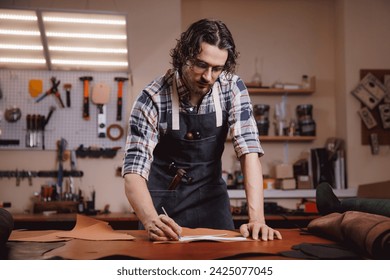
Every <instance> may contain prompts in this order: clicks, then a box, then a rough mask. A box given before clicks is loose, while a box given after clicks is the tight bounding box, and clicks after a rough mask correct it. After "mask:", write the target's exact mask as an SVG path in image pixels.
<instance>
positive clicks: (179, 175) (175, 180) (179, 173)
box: [168, 162, 193, 191]
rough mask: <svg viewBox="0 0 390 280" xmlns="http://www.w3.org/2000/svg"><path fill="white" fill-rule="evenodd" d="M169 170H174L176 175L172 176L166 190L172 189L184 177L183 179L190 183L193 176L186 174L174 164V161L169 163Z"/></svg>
mask: <svg viewBox="0 0 390 280" xmlns="http://www.w3.org/2000/svg"><path fill="white" fill-rule="evenodd" d="M169 170H171V171H176V175H175V177H173V179H172V181H171V183H170V184H169V187H168V190H170V191H172V190H175V189H176V188H177V186H178V185H179V183H180V182H181V181H182V179H183V178H184V179H185V181H186V182H187V183H191V182H192V180H193V178H192V177H189V176H188V175H187V172H186V171H185V170H184V169H182V168H177V167H176V165H175V162H172V163H171V164H170V165H169Z"/></svg>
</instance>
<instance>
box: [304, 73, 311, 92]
mask: <svg viewBox="0 0 390 280" xmlns="http://www.w3.org/2000/svg"><path fill="white" fill-rule="evenodd" d="M302 88H303V89H309V88H310V82H309V76H308V75H302Z"/></svg>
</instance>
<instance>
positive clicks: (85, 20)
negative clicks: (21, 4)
mask: <svg viewBox="0 0 390 280" xmlns="http://www.w3.org/2000/svg"><path fill="white" fill-rule="evenodd" d="M0 42H1V43H0V67H1V68H19V69H20V68H21V69H47V70H82V71H126V72H128V71H129V63H128V49H127V46H128V38H127V22H126V16H125V15H117V14H92V13H77V12H58V11H44V10H42V11H40V10H37V11H32V10H9V9H0Z"/></svg>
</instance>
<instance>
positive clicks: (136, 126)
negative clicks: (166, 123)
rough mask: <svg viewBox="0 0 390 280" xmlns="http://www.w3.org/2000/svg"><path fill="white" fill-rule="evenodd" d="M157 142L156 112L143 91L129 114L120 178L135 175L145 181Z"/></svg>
mask: <svg viewBox="0 0 390 280" xmlns="http://www.w3.org/2000/svg"><path fill="white" fill-rule="evenodd" d="M157 142H158V112H157V109H156V106H155V103H154V102H153V100H152V98H151V97H150V95H149V94H148V92H147V91H145V90H144V91H143V92H142V93H141V94H140V95H139V97H138V98H137V100H136V101H135V103H134V105H133V108H132V111H131V114H130V118H129V129H128V135H127V139H126V145H125V152H124V159H123V166H122V176H124V175H126V174H128V173H136V174H139V175H141V176H142V177H144V178H145V179H146V180H147V179H148V177H149V171H150V167H151V164H152V161H153V151H154V148H155V147H156V145H157Z"/></svg>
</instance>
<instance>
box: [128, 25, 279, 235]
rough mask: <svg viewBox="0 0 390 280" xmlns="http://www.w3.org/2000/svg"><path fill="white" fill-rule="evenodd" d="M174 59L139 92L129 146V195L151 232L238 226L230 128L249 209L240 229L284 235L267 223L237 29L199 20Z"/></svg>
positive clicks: (258, 152)
mask: <svg viewBox="0 0 390 280" xmlns="http://www.w3.org/2000/svg"><path fill="white" fill-rule="evenodd" d="M171 57H172V65H173V69H171V70H169V71H168V72H167V73H166V74H165V75H164V76H162V77H160V78H158V79H156V80H155V81H153V82H152V83H150V84H149V85H148V86H147V87H146V88H145V89H144V90H143V91H142V92H141V94H140V95H139V96H138V99H137V100H136V102H135V104H134V106H133V108H132V112H131V116H130V120H129V135H128V138H127V143H126V148H125V157H124V165H123V176H124V178H125V192H126V196H127V198H128V200H129V202H130V204H131V205H132V207H133V209H134V211H135V213H136V214H137V216H138V218H139V219H140V221H141V222H142V224H143V226H144V228H145V229H146V230H147V231H148V234H149V238H150V239H151V240H160V241H162V240H170V239H172V240H178V238H179V237H180V234H181V226H183V227H191V228H196V227H207V228H217V229H234V224H233V220H232V216H231V213H230V203H229V197H228V193H227V188H226V184H225V182H224V181H223V179H222V176H221V173H222V163H221V156H222V152H223V149H224V143H225V141H226V137H227V133H228V131H230V134H231V136H232V141H233V145H234V149H235V152H236V155H237V157H238V158H239V159H240V163H241V168H242V171H243V174H244V178H245V179H244V180H245V181H244V184H245V190H246V196H247V202H248V208H249V209H248V211H249V213H248V214H249V222H248V223H247V224H244V225H242V226H241V227H240V232H241V233H242V235H243V236H245V237H252V238H254V239H258V238H261V239H262V240H273V239H274V237H276V238H278V239H281V238H282V237H281V235H280V233H279V232H278V231H276V230H273V229H272V228H269V227H268V226H267V225H266V224H265V219H264V209H263V191H262V186H263V181H262V169H261V164H260V161H259V155H263V150H262V148H261V146H260V143H259V138H258V131H257V126H256V122H255V120H254V118H253V115H252V107H251V103H250V99H249V95H248V92H247V89H246V87H245V85H244V83H243V81H242V80H241V79H240V78H239V77H238V76H236V75H235V74H234V71H235V66H236V59H237V57H238V52H237V51H236V48H235V44H234V41H233V38H232V35H231V33H230V31H229V30H228V28H227V27H226V25H225V24H224V23H222V22H221V21H214V20H207V19H203V20H200V21H198V22H195V23H193V24H192V25H191V26H190V27H189V29H188V30H187V31H185V32H183V33H182V34H181V37H180V39H179V40H178V41H177V45H176V47H175V48H174V49H173V50H172V51H171ZM175 175H176V177H175ZM180 178H181V179H180ZM168 215H169V216H168Z"/></svg>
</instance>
